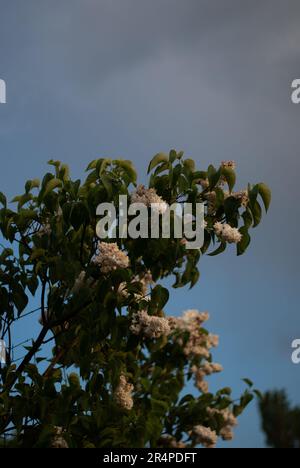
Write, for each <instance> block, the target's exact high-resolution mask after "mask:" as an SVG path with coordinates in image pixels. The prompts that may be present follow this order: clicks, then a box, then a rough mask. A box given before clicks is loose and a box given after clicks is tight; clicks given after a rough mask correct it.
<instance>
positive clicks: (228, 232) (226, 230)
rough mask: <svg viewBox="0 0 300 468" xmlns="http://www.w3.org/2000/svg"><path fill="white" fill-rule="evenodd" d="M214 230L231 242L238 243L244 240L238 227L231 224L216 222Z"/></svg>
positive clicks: (224, 239) (221, 237) (222, 238)
mask: <svg viewBox="0 0 300 468" xmlns="http://www.w3.org/2000/svg"><path fill="white" fill-rule="evenodd" d="M214 230H215V233H216V234H217V236H218V237H219V238H220V239H221V240H223V241H225V242H228V243H229V244H238V243H239V242H241V240H242V237H243V236H242V234H241V233H240V232H239V230H238V229H236V228H233V227H231V226H230V225H229V224H222V223H219V222H217V223H215V224H214Z"/></svg>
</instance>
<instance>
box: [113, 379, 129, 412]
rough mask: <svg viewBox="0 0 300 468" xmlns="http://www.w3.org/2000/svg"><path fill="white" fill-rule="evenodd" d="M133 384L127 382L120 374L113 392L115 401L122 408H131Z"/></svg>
mask: <svg viewBox="0 0 300 468" xmlns="http://www.w3.org/2000/svg"><path fill="white" fill-rule="evenodd" d="M133 389H134V387H133V385H132V384H130V383H128V382H127V379H126V377H125V375H123V374H122V375H121V376H120V382H119V385H118V387H117V388H116V391H115V393H114V398H115V401H116V403H117V404H118V405H119V406H120V407H121V408H123V409H126V410H128V411H130V410H131V409H132V408H133V398H132V392H133Z"/></svg>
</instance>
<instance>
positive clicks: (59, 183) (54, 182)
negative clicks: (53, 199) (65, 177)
mask: <svg viewBox="0 0 300 468" xmlns="http://www.w3.org/2000/svg"><path fill="white" fill-rule="evenodd" d="M61 186H62V181H61V180H59V179H51V180H49V182H48V183H47V185H46V187H45V192H44V197H46V196H47V195H48V194H49V193H50V192H52V191H53V190H54V189H56V188H58V187H61Z"/></svg>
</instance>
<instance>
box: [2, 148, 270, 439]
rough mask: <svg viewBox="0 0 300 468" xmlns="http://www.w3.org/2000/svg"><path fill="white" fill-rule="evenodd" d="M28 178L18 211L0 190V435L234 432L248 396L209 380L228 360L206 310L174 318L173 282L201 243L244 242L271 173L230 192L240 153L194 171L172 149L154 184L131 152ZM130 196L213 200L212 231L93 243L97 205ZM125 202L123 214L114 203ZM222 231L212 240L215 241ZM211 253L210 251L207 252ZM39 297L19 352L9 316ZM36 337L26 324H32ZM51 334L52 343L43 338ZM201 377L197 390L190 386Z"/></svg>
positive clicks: (181, 278)
mask: <svg viewBox="0 0 300 468" xmlns="http://www.w3.org/2000/svg"><path fill="white" fill-rule="evenodd" d="M50 165H52V166H53V167H54V171H53V173H47V174H46V175H45V176H44V178H43V180H42V182H41V183H40V182H39V180H37V179H34V180H30V181H28V182H26V184H25V192H24V193H23V194H22V195H20V196H17V197H16V198H15V199H14V200H13V202H14V203H15V204H16V205H17V206H16V209H15V210H13V209H12V208H11V206H10V205H8V204H7V200H6V197H5V196H4V194H2V193H1V194H0V203H1V206H2V208H1V211H0V228H1V233H2V237H3V244H2V252H1V255H0V319H1V322H0V327H1V328H0V332H1V335H0V336H1V337H2V339H5V341H6V343H7V365H6V366H2V368H1V373H0V435H1V437H2V440H4V441H5V444H7V445H9V446H11V445H13V446H16V447H62V448H64V447H84V448H90V447H128V448H130V447H145V446H151V447H182V446H188V447H194V446H196V445H198V444H201V445H203V446H205V447H212V446H214V445H215V443H216V441H217V438H218V436H220V437H223V439H225V440H229V439H231V438H232V436H233V433H232V429H233V427H234V426H235V425H236V422H237V421H236V417H237V416H239V415H240V414H241V413H242V411H243V410H244V408H245V407H246V406H247V405H248V404H249V402H250V401H251V400H252V398H253V395H254V392H253V391H252V384H251V382H249V381H246V384H247V386H248V387H249V388H247V389H246V391H245V393H244V394H243V395H242V397H241V398H240V400H239V401H238V402H237V400H234V401H233V399H232V397H231V390H230V388H223V389H221V390H220V391H219V392H217V394H211V393H209V389H208V384H207V383H206V380H205V379H206V376H208V375H211V374H212V373H214V372H220V371H221V370H222V368H221V366H220V365H218V364H215V363H213V362H212V355H211V349H212V348H213V347H214V346H216V345H217V342H218V339H217V337H216V336H214V335H211V334H210V333H208V332H207V331H206V329H205V328H204V324H205V322H206V321H207V320H208V314H206V313H200V312H198V311H196V310H189V311H187V312H185V313H184V315H183V316H182V317H177V318H176V317H168V316H166V315H165V313H164V312H163V310H164V309H165V307H166V305H167V302H168V299H169V291H168V290H167V289H166V288H165V287H164V286H163V284H161V282H162V280H163V279H164V278H167V277H168V276H170V275H172V274H173V275H175V284H174V287H176V288H179V287H184V286H187V285H190V287H193V286H194V285H195V284H196V283H197V281H198V279H199V270H198V263H199V260H200V258H201V256H202V255H204V254H208V255H211V256H214V255H217V254H220V253H222V252H223V251H224V250H225V249H226V247H227V245H228V244H230V243H235V244H236V248H237V254H238V255H241V254H243V253H244V252H245V250H246V249H247V247H248V245H249V243H250V235H249V230H250V228H252V227H256V226H257V225H258V224H259V222H260V220H261V217H262V208H261V205H260V203H259V197H260V199H261V200H262V202H263V203H264V205H265V208H266V209H268V207H269V204H270V199H271V194H270V190H269V189H268V187H267V186H266V185H265V184H256V185H254V186H252V185H249V186H248V188H247V190H244V191H240V192H234V186H235V183H236V175H235V165H234V163H233V162H230V161H229V162H223V163H222V165H221V166H220V168H219V169H215V168H214V167H213V166H210V167H209V168H208V170H207V171H198V170H196V167H195V163H194V161H192V160H191V159H184V158H183V153H177V152H176V151H174V150H172V151H171V152H170V154H169V155H166V154H158V155H156V156H155V157H154V158H153V159H152V161H151V163H150V166H149V174H151V175H150V183H149V189H146V188H145V187H142V186H139V187H138V188H134V186H136V180H137V175H136V172H135V169H134V167H133V165H132V163H131V162H130V161H124V160H110V159H99V160H95V161H93V162H92V163H91V164H90V165H89V166H88V169H87V171H88V176H87V178H86V180H85V181H84V183H81V181H80V180H75V181H73V180H72V179H71V178H70V175H69V169H68V167H67V166H66V165H64V164H61V163H60V162H58V161H50ZM119 195H126V196H128V197H129V198H130V197H131V199H132V200H133V199H134V200H135V201H142V200H143V201H144V202H145V203H146V204H148V205H149V204H150V202H151V201H154V202H156V203H157V202H158V204H161V206H162V207H165V206H166V204H168V205H171V204H172V203H173V202H174V201H179V202H181V203H184V202H189V203H192V204H193V205H195V204H196V203H198V202H201V203H204V204H205V207H206V208H205V210H206V211H205V242H204V245H203V247H202V248H201V249H200V250H199V249H198V250H188V249H187V248H186V240H185V239H175V238H174V237H173V236H172V235H171V236H170V238H169V239H162V238H161V239H136V240H133V239H130V238H128V239H118V240H117V242H110V241H107V242H103V241H101V242H99V239H97V236H96V226H97V215H96V211H97V207H98V205H99V204H101V203H107V202H113V203H114V204H115V205H116V206H117V204H118V197H119ZM119 214H120V213H119ZM214 244H218V245H217V248H216V249H215V250H213V252H211V246H213V245H214ZM209 252H210V253H209ZM31 297H34V298H35V299H36V298H38V297H39V298H40V299H39V302H40V306H39V309H38V312H36V313H38V314H40V319H39V321H40V332H39V334H38V336H36V337H35V338H33V339H32V341H31V344H30V345H29V346H26V347H24V350H25V355H24V356H23V357H22V358H21V360H20V361H18V363H15V362H13V361H14V360H13V354H12V351H13V348H14V338H13V337H14V327H15V326H16V324H17V323H18V322H19V321H20V320H22V319H23V318H24V317H25V316H27V315H28V313H31V311H30V312H28V306H29V305H30V303H31V301H32V300H31ZM28 338H29V339H31V338H32V337H31V336H29V337H28ZM49 343H51V344H52V346H53V348H52V355H51V356H49V355H46V356H44V354H46V351H45V349H46V348H45V347H46V346H49ZM191 379H194V381H195V384H196V387H197V388H198V391H199V394H198V395H196V396H195V395H191V394H186V395H184V394H183V392H184V389H185V385H186V382H187V381H188V380H191Z"/></svg>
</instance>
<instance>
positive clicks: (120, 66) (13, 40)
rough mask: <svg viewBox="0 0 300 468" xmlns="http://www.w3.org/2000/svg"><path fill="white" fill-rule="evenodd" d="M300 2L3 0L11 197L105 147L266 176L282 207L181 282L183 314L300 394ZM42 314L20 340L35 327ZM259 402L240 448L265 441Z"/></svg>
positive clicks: (3, 125)
mask: <svg viewBox="0 0 300 468" xmlns="http://www.w3.org/2000/svg"><path fill="white" fill-rule="evenodd" d="M299 20H300V4H299V1H298V0H244V1H243V2H241V1H240V0H226V2H224V1H222V0H185V1H182V0H152V1H151V2H149V1H146V0H51V1H50V0H43V1H42V2H41V1H40V0H26V2H24V0H14V1H13V2H7V1H5V0H0V79H4V80H5V82H6V86H7V104H5V105H2V104H1V105H0V163H1V166H0V168H1V170H0V191H2V192H5V193H7V194H8V195H9V196H10V197H13V196H14V195H16V194H19V193H22V192H23V186H24V182H25V180H28V179H32V178H35V177H41V176H42V175H43V173H44V172H45V171H46V169H47V164H46V162H47V161H48V160H49V159H51V158H53V159H58V160H62V161H64V162H65V163H68V164H69V165H70V167H71V170H72V174H73V176H74V177H83V176H84V169H85V167H86V166H87V164H88V163H89V162H90V161H91V160H93V159H95V158H98V157H103V156H105V157H123V158H125V159H131V160H132V161H133V162H134V164H135V165H136V167H137V169H138V171H139V173H140V174H141V176H140V181H142V182H144V181H145V180H146V178H145V173H146V168H147V165H148V162H149V159H150V158H151V157H152V156H153V155H154V154H156V153H157V152H159V151H169V150H170V149H171V148H176V149H177V150H184V151H185V153H186V155H187V156H189V157H192V158H194V159H195V160H196V161H197V165H198V167H199V168H200V169H205V168H207V166H208V165H209V164H210V163H212V164H214V165H216V166H217V165H218V164H219V163H220V162H221V161H222V160H228V159H229V160H232V159H233V160H235V161H236V162H237V165H238V176H239V183H240V188H244V187H245V186H246V185H245V184H246V183H248V182H251V183H255V182H260V181H264V182H266V183H268V184H269V185H270V187H271V189H272V192H273V202H272V207H271V209H270V212H269V213H268V215H267V217H266V218H265V219H264V221H263V223H262V225H261V226H259V227H258V228H257V229H256V232H253V242H252V245H251V248H250V249H249V250H248V252H247V254H246V255H245V256H243V257H236V256H235V255H234V251H233V250H232V251H231V249H229V250H230V251H229V252H228V253H226V254H225V255H223V256H219V257H214V258H208V257H206V258H203V259H202V263H201V280H200V282H199V284H198V285H197V286H196V287H195V288H194V289H193V290H192V291H191V292H189V293H188V294H187V291H186V290H176V291H174V292H173V295H172V298H171V300H170V303H169V305H168V312H169V313H170V314H180V313H181V311H182V310H185V309H188V308H198V309H200V310H208V311H209V312H210V314H211V320H210V322H209V328H210V330H211V331H212V332H214V333H217V334H219V335H220V337H221V344H220V347H219V348H218V350H217V351H216V352H215V353H214V358H215V360H216V361H217V362H221V363H222V364H223V365H224V369H225V370H224V372H223V373H222V374H220V376H218V377H215V378H213V379H212V389H214V388H215V389H216V388H220V386H222V387H224V386H230V385H231V386H232V387H233V389H234V393H235V394H236V395H237V396H239V394H240V392H241V390H242V389H243V384H242V383H241V379H243V378H244V377H248V378H250V379H252V380H253V381H254V383H255V386H256V387H257V388H259V389H260V390H262V391H264V390H268V389H275V388H286V389H287V391H288V395H289V397H290V399H291V401H292V402H293V403H295V404H296V403H298V404H300V396H299V392H298V388H299V387H300V366H296V365H294V364H292V362H291V357H290V356H291V343H292V341H293V340H294V339H295V338H300V316H299V305H298V290H299V267H298V261H299V246H298V242H297V237H298V232H299V228H300V221H299V219H300V212H299V211H300V208H299V206H300V205H299V202H298V187H299V169H300V164H299V154H298V152H299V144H298V143H299V136H298V135H299V123H300V105H299V106H297V105H295V104H293V103H292V101H291V83H292V81H293V80H294V79H296V78H300V68H299V63H300V28H299ZM36 328H37V326H36V323H35V322H33V321H32V319H30V320H28V322H27V323H26V325H24V324H23V326H22V329H20V330H19V332H18V333H19V336H18V338H20V339H21V338H22V337H24V336H26V335H28V331H32V332H34V331H35V330H36ZM264 446H265V441H264V436H263V434H262V432H261V431H260V421H259V417H258V413H257V411H256V409H255V404H253V406H252V408H250V409H249V410H248V411H247V412H246V414H245V415H244V416H243V417H242V418H241V419H240V426H239V428H238V429H237V430H236V438H235V440H234V441H233V442H232V443H230V444H226V447H264Z"/></svg>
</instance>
